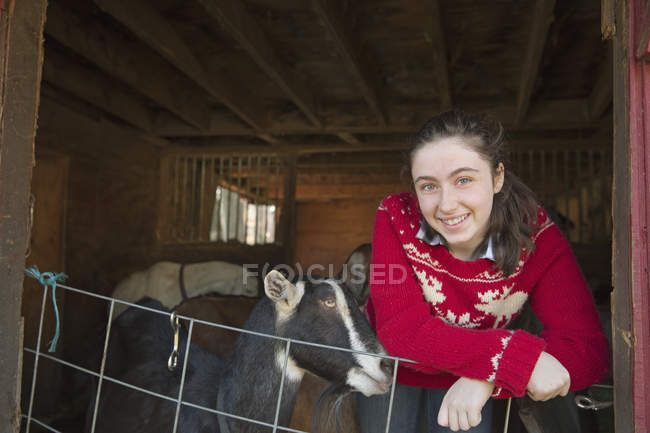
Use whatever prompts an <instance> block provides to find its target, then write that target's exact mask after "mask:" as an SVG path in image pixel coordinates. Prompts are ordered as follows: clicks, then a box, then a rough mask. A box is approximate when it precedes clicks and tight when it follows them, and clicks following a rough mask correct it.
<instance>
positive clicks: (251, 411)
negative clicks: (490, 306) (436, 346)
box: [89, 271, 391, 433]
mask: <svg viewBox="0 0 650 433" xmlns="http://www.w3.org/2000/svg"><path fill="white" fill-rule="evenodd" d="M264 289H265V293H266V297H265V298H263V299H262V300H261V301H260V302H259V303H258V304H257V306H256V307H255V309H254V310H253V312H252V313H251V316H250V318H249V320H248V321H247V323H246V326H245V328H246V329H249V330H254V331H258V332H263V333H267V334H273V335H277V336H281V337H288V338H292V339H297V340H304V341H309V342H313V343H319V344H325V345H332V346H339V347H343V348H348V349H354V350H359V351H365V352H370V353H376V354H382V355H383V354H385V353H386V352H385V350H384V348H383V347H382V345H381V344H380V343H379V341H378V340H377V338H376V337H375V334H374V332H373V331H372V329H371V328H370V325H369V324H368V322H367V321H366V319H365V318H364V317H363V315H362V314H361V312H360V310H359V309H358V306H357V304H356V302H355V301H354V299H353V295H352V293H351V292H350V291H349V290H348V288H347V287H346V286H345V285H344V284H343V283H342V282H341V281H340V280H336V279H320V280H314V279H310V280H303V281H296V282H295V283H291V282H289V281H288V280H287V279H286V278H284V276H282V274H280V273H279V272H277V271H271V272H270V273H269V274H268V275H267V276H266V278H265V280H264ZM143 305H146V306H149V307H154V308H158V309H162V308H163V307H162V305H160V303H158V302H156V301H152V300H146V301H143ZM113 327H114V328H113V330H112V334H113V335H112V336H111V342H110V345H109V353H108V359H107V364H106V374H107V375H108V376H112V377H115V378H118V379H120V380H123V381H125V382H127V383H131V384H133V385H137V386H141V387H144V388H146V389H149V390H151V391H155V392H158V393H161V394H165V395H168V396H170V397H172V398H176V396H177V395H178V390H179V386H180V376H181V372H180V370H181V369H180V368H179V369H177V371H174V372H170V371H168V369H167V357H168V356H169V352H170V342H171V341H172V332H171V328H170V326H169V321H168V319H167V317H165V316H163V315H160V314H155V313H150V312H145V311H141V310H139V309H136V308H131V309H130V310H128V311H126V312H125V313H123V314H121V315H120V317H118V318H117V319H116V320H115V322H114V324H113ZM186 341H187V336H186V334H182V335H181V341H180V345H179V346H180V348H181V349H182V350H181V354H180V360H179V364H180V365H182V361H183V359H184V356H185V353H184V348H185V342H186ZM285 348H286V343H285V342H284V341H281V340H276V339H270V338H265V337H260V336H255V335H251V334H246V333H242V334H241V336H240V337H239V339H238V340H237V343H236V345H235V349H234V351H233V352H232V354H231V356H230V357H229V358H228V359H227V360H226V361H223V360H221V359H219V358H218V357H217V356H216V355H214V354H212V353H209V352H207V351H204V350H202V349H200V348H198V347H196V346H194V345H191V346H190V354H189V359H188V366H187V373H186V378H185V386H184V391H183V400H184V401H186V402H189V403H193V404H197V405H201V406H205V407H210V408H217V409H218V410H220V411H223V412H228V413H232V414H235V415H238V416H242V417H247V418H251V419H255V420H258V421H262V422H266V423H271V424H272V423H273V421H274V418H275V410H276V404H277V396H278V391H279V387H280V381H281V377H282V371H283V365H284V360H285ZM306 371H309V372H311V373H314V374H316V375H318V376H321V377H323V378H325V379H326V380H328V381H330V382H332V383H333V384H335V385H337V386H338V387H339V388H346V389H350V390H352V391H360V392H362V393H363V394H365V395H367V396H370V395H374V394H380V393H384V392H386V391H388V389H389V386H390V380H391V369H390V367H389V366H388V363H387V362H386V361H385V360H382V359H381V358H379V357H375V356H370V355H361V354H356V353H351V352H345V351H340V350H331V349H325V348H320V347H316V346H309V345H304V344H299V343H293V344H292V345H291V348H290V353H289V358H288V367H287V370H286V376H285V383H284V388H283V394H282V404H281V407H280V413H279V419H278V422H279V425H284V426H286V425H288V424H289V420H290V418H291V412H292V409H293V406H294V404H295V397H296V393H297V391H298V387H299V385H300V381H301V380H302V377H303V375H304V373H305V372H306ZM92 407H94V404H93V405H91V409H92ZM90 412H91V411H89V413H90ZM174 415H175V404H173V403H172V402H169V401H165V400H162V399H158V398H155V397H148V396H146V395H144V394H142V393H140V392H138V391H131V390H128V389H126V388H124V387H122V386H120V385H116V384H112V383H110V382H104V388H103V390H102V395H101V398H100V404H99V412H98V418H97V425H96V430H95V431H96V432H98V433H108V432H111V433H112V432H122V431H129V432H137V433H145V432H146V433H159V431H169V430H170V429H171V426H172V425H173V419H174ZM178 431H179V432H181V433H189V432H205V433H208V432H211V433H229V432H232V433H235V432H270V431H271V429H270V428H268V427H265V426H261V425H259V424H255V423H250V422H246V421H240V420H236V419H233V418H230V417H224V416H216V415H214V414H212V413H210V412H206V411H203V410H201V409H196V408H192V407H188V406H183V407H182V409H181V413H180V418H179V426H178Z"/></svg>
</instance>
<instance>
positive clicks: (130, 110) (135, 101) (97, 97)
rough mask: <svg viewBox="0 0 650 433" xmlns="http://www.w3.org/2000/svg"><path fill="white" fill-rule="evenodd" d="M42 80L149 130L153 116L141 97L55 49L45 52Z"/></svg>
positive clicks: (144, 129) (127, 121)
mask: <svg viewBox="0 0 650 433" xmlns="http://www.w3.org/2000/svg"><path fill="white" fill-rule="evenodd" d="M43 80H44V81H46V82H47V83H49V84H50V85H52V86H55V87H58V88H61V89H62V90H65V91H66V92H68V93H70V94H72V95H74V96H76V97H77V98H79V99H82V100H84V101H86V102H88V103H89V104H92V105H94V106H96V107H98V108H100V109H101V110H103V111H105V112H107V113H110V114H112V115H113V116H115V117H117V118H120V119H122V120H124V121H125V122H126V123H129V124H131V125H133V126H135V127H137V128H140V129H142V130H143V131H147V132H151V130H152V120H153V117H154V115H153V113H152V112H151V109H150V108H149V106H148V105H147V104H146V102H145V101H143V100H142V98H138V97H136V96H135V94H134V93H132V92H129V91H127V90H125V89H124V88H123V86H118V85H115V83H114V82H113V81H112V80H111V79H110V78H109V77H107V76H106V75H104V74H102V73H100V72H98V71H97V70H94V69H91V68H89V67H87V66H82V65H81V64H79V63H76V62H75V61H73V60H71V59H70V58H67V57H66V56H64V55H62V54H60V53H58V52H57V51H55V50H50V49H48V50H47V52H46V55H45V63H44V64H43Z"/></svg>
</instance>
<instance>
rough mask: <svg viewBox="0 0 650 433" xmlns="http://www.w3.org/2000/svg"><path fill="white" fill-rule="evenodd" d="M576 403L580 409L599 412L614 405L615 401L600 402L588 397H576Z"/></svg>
mask: <svg viewBox="0 0 650 433" xmlns="http://www.w3.org/2000/svg"><path fill="white" fill-rule="evenodd" d="M574 401H575V402H576V405H577V406H578V407H579V408H580V409H587V410H593V411H598V410H602V409H606V408H608V407H611V406H613V405H614V402H613V401H598V400H596V399H593V398H591V397H589V396H586V395H576V397H575V399H574Z"/></svg>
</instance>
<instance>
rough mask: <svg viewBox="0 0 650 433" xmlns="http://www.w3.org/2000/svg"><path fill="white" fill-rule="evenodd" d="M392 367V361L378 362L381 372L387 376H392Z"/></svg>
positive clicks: (383, 360) (393, 363)
mask: <svg viewBox="0 0 650 433" xmlns="http://www.w3.org/2000/svg"><path fill="white" fill-rule="evenodd" d="M394 365H395V362H394V361H393V360H392V359H385V358H383V359H382V360H381V361H380V362H379V366H380V367H381V371H383V372H384V373H385V374H386V375H388V376H392V375H393V367H394Z"/></svg>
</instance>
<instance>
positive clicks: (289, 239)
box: [280, 155, 298, 264]
mask: <svg viewBox="0 0 650 433" xmlns="http://www.w3.org/2000/svg"><path fill="white" fill-rule="evenodd" d="M285 160H286V164H287V165H286V167H284V170H283V171H284V188H283V199H282V213H281V214H280V219H281V221H280V228H281V233H282V234H281V237H280V239H281V240H282V246H283V247H284V248H285V263H288V264H290V263H294V259H295V254H296V177H297V173H298V170H297V165H296V162H297V161H298V155H288V156H287V158H286V159H285Z"/></svg>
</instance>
